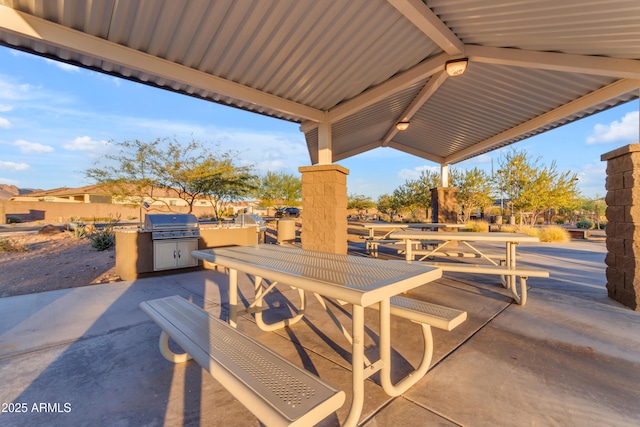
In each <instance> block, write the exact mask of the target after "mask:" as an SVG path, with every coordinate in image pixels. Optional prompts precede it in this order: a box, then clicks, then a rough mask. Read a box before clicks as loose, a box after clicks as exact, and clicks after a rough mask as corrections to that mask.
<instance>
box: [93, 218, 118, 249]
mask: <svg viewBox="0 0 640 427" xmlns="http://www.w3.org/2000/svg"><path fill="white" fill-rule="evenodd" d="M119 220H120V216H117V217H116V218H115V219H114V218H108V219H107V224H106V225H105V227H104V228H103V229H102V230H98V229H96V228H95V226H92V227H91V228H90V230H91V232H90V234H88V235H87V238H88V239H89V240H91V246H92V247H93V248H94V249H96V250H98V251H106V250H108V249H111V248H114V247H115V246H116V233H115V232H114V231H113V227H114V226H115V225H116V224H117V223H118V221H119ZM94 222H95V221H94Z"/></svg>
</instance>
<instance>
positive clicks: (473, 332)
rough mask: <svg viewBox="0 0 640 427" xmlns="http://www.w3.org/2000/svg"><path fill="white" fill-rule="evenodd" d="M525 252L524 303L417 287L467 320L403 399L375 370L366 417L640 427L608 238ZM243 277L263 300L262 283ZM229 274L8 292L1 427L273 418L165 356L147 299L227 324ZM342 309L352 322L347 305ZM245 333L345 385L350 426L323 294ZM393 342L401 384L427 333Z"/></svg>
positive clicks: (632, 352)
mask: <svg viewBox="0 0 640 427" xmlns="http://www.w3.org/2000/svg"><path fill="white" fill-rule="evenodd" d="M352 248H353V249H354V250H356V251H357V250H358V249H360V247H359V246H358V244H352ZM518 252H519V254H522V258H523V259H522V261H520V263H521V264H523V265H525V264H526V265H532V266H540V267H544V268H547V269H549V270H550V272H551V278H549V279H531V280H529V286H530V291H529V299H528V302H527V305H526V306H524V307H520V306H517V305H515V304H513V300H512V299H511V298H510V297H509V293H508V291H507V290H506V289H504V288H502V287H501V286H499V285H498V284H497V281H496V278H495V277H487V276H469V275H466V276H465V275H462V274H453V273H451V274H446V275H445V276H444V277H443V278H442V279H441V280H438V281H437V282H435V283H429V284H426V285H424V286H422V287H420V288H418V289H417V290H415V291H413V292H411V293H409V295H408V296H410V297H412V298H416V299H424V300H426V301H430V302H435V303H440V304H443V305H448V306H451V307H455V308H459V309H463V310H466V311H467V312H468V320H467V321H466V322H465V323H463V324H462V325H461V326H459V327H458V328H456V329H455V330H454V331H452V332H444V331H441V330H437V329H435V330H434V339H435V352H434V361H433V364H434V366H433V367H432V368H431V370H430V371H429V372H428V373H427V375H426V376H425V377H424V378H423V379H422V380H421V381H420V382H418V383H417V384H416V385H415V386H414V387H413V388H411V389H410V390H409V391H408V392H407V393H405V394H404V395H402V396H400V397H397V398H390V397H388V396H387V395H386V394H385V393H384V392H383V391H382V389H381V387H380V386H379V385H378V383H377V380H378V379H377V377H376V376H374V377H372V378H371V379H370V380H368V381H367V384H366V390H365V393H366V397H365V404H364V410H363V416H362V418H361V425H363V426H367V427H374V426H392V425H402V426H404V427H408V426H426V425H429V426H503V425H504V426H507V425H508V426H554V425H555V426H598V427H600V426H604V425H606V426H637V425H640V405H639V404H638V402H640V386H639V385H640V313H639V312H634V311H632V310H630V309H628V308H626V307H623V306H622V305H620V304H618V303H616V302H615V301H613V300H610V299H608V298H607V296H606V289H605V284H606V279H605V264H604V256H605V253H606V248H605V245H604V243H602V242H589V241H572V242H569V243H563V244H557V243H554V244H544V243H541V244H526V245H521V246H519V248H518ZM240 279H241V287H240V288H241V291H242V293H243V295H244V296H245V297H247V299H250V298H249V296H250V295H251V294H252V288H251V286H250V283H249V280H248V278H246V276H243V275H240ZM227 283H228V280H227V276H226V275H225V274H224V273H223V272H218V271H213V270H207V271H198V272H192V273H184V274H172V275H166V276H162V277H157V278H147V279H141V280H136V281H132V282H117V283H112V284H106V285H97V286H89V287H82V288H75V289H66V290H60V291H52V292H44V293H39V294H32V295H23V296H17V297H8V298H1V299H0V402H2V404H3V406H2V410H3V412H2V413H0V425H2V426H44V425H46V426H92V427H95V426H163V425H164V426H182V425H187V426H200V425H202V426H225V427H228V426H258V425H260V423H259V422H258V421H257V420H256V418H255V417H253V416H252V415H251V414H250V413H249V412H247V411H246V409H245V408H244V407H243V406H242V405H241V404H239V403H238V402H237V401H235V400H234V399H233V398H232V397H231V396H230V395H229V394H228V393H227V392H226V390H225V389H224V388H223V387H221V386H220V385H219V384H218V383H217V382H216V381H214V380H213V379H212V378H211V377H210V376H209V375H208V374H207V373H206V372H204V371H203V370H202V369H201V368H200V367H199V366H198V365H197V364H195V363H194V362H188V363H185V364H181V365H173V364H171V363H169V362H167V361H166V360H165V359H163V358H162V356H161V355H160V352H159V351H158V337H159V333H160V329H159V328H158V327H157V326H156V325H155V324H154V323H153V322H151V321H150V320H149V318H148V317H147V316H146V315H145V314H144V313H143V312H142V311H141V310H140V309H139V308H138V304H139V303H140V302H141V301H145V300H149V299H154V298H160V297H163V296H168V295H174V294H178V295H181V296H183V297H185V298H188V299H191V300H192V301H194V302H195V303H196V304H198V305H201V306H204V307H205V308H206V309H208V310H211V312H213V313H214V314H216V315H220V316H221V317H223V318H224V317H225V315H226V307H225V304H224V302H225V301H226V293H225V289H226V285H227ZM297 301H298V297H297V292H295V291H291V290H287V289H285V290H283V291H282V292H281V293H276V294H273V295H272V296H271V297H270V298H269V300H268V304H269V306H270V307H272V308H275V309H276V310H272V311H270V312H267V313H265V320H266V321H267V322H268V321H269V319H270V318H271V319H275V318H277V317H278V316H279V315H281V314H282V311H286V310H288V307H289V304H291V303H293V304H295V303H297ZM333 309H334V312H336V313H337V314H338V316H339V317H340V318H341V319H343V320H345V324H346V325H350V323H349V310H348V307H347V308H344V307H336V306H333ZM367 312H368V313H367V316H368V318H367V323H366V327H367V333H368V340H367V342H365V345H366V348H367V355H368V356H370V358H375V356H376V347H375V343H376V340H377V331H378V326H377V322H376V315H377V313H376V312H374V311H371V312H369V310H368V311H367ZM269 313H271V314H269ZM268 314H269V315H268ZM238 327H239V329H240V330H241V331H242V332H244V333H246V334H248V335H250V336H252V337H253V338H255V339H257V340H258V341H260V342H262V343H263V344H265V345H267V346H269V347H271V348H273V349H275V350H276V351H277V352H278V353H280V354H282V355H283V356H285V357H287V358H288V359H289V360H291V361H293V362H294V363H296V364H298V365H300V366H304V367H305V368H306V369H308V370H309V371H311V372H314V373H316V374H317V375H319V376H320V377H321V378H323V379H325V380H326V381H328V382H329V383H331V384H333V385H335V386H336V387H338V388H340V389H342V390H345V392H346V393H347V402H346V403H345V405H344V406H343V408H341V409H340V410H339V411H338V412H337V414H335V415H331V416H330V417H328V418H327V419H325V420H324V422H323V423H322V424H321V425H324V426H334V425H338V424H339V422H340V421H343V420H344V419H345V417H346V412H347V410H348V406H349V400H350V398H351V391H350V379H351V377H350V371H349V367H350V362H349V361H350V352H349V349H350V347H349V345H348V343H347V342H346V340H345V339H344V337H343V336H342V335H341V333H340V331H339V330H338V329H337V328H336V327H335V325H334V324H333V323H332V322H331V320H330V318H329V317H328V316H327V315H326V313H324V311H322V309H321V307H320V304H319V303H318V302H317V301H315V300H313V299H311V300H310V302H309V310H308V316H307V317H306V318H305V320H304V321H302V322H300V323H298V324H296V325H294V326H292V327H290V328H287V329H285V330H281V331H278V332H276V333H269V332H262V331H260V330H259V329H258V328H257V327H256V326H255V324H254V323H253V320H252V319H251V318H250V317H248V316H247V317H244V318H243V319H242V320H241V321H240V323H239V326H238ZM392 335H393V337H394V341H393V342H392V346H393V349H394V351H395V353H394V374H395V375H397V376H398V377H401V376H402V375H403V374H404V373H406V372H408V371H410V370H411V369H412V368H411V365H412V364H415V363H416V362H417V360H418V358H419V354H418V353H419V352H420V348H421V335H420V329H419V326H418V325H416V324H413V323H411V322H408V321H404V320H402V319H394V320H393V322H392ZM22 404H25V405H22ZM42 404H44V405H42ZM16 410H20V411H22V412H15V411H16Z"/></svg>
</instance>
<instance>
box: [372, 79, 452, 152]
mask: <svg viewBox="0 0 640 427" xmlns="http://www.w3.org/2000/svg"><path fill="white" fill-rule="evenodd" d="M447 77H449V76H448V75H447V73H445V72H444V71H440V72H438V73H436V74H434V75H433V76H432V77H431V78H430V79H429V81H428V82H427V84H425V85H424V87H423V88H422V90H421V91H420V93H418V95H416V97H415V98H414V99H413V101H411V104H409V106H408V107H407V108H406V109H405V110H404V111H403V112H402V114H401V115H400V117H399V119H398V121H410V120H411V117H413V115H414V114H416V113H417V112H418V110H420V108H422V106H423V105H424V104H425V102H427V101H428V100H429V98H431V96H432V95H433V94H434V93H436V91H437V90H438V89H439V88H440V86H442V84H443V83H444V82H445V80H447ZM398 132H399V131H398V129H396V126H395V125H394V126H392V127H391V129H389V132H387V134H386V135H385V137H384V138H383V139H382V146H383V147H386V146H387V145H388V144H389V141H391V140H392V139H393V137H394V136H396V134H397V133H398Z"/></svg>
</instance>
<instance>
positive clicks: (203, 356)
mask: <svg viewBox="0 0 640 427" xmlns="http://www.w3.org/2000/svg"><path fill="white" fill-rule="evenodd" d="M140 308H141V309H142V310H143V311H144V312H145V313H146V314H147V315H149V317H151V319H153V321H154V322H156V323H157V324H158V326H160V327H161V328H162V330H163V333H162V335H164V337H163V336H161V341H160V351H161V353H162V354H163V356H165V358H167V359H168V360H170V361H173V362H175V361H184V360H188V357H186V358H180V357H179V356H180V355H175V354H173V353H172V352H171V350H169V349H168V345H167V344H168V337H171V338H172V339H173V340H174V341H175V342H176V343H177V344H178V345H180V347H182V349H183V350H184V351H185V352H186V354H188V355H189V356H191V357H192V358H193V359H194V360H195V361H196V362H198V364H200V366H202V367H203V368H204V369H205V370H206V371H208V372H209V373H210V374H211V375H212V376H213V377H214V378H215V379H216V381H218V382H219V383H220V384H221V385H222V386H224V387H225V388H226V389H227V390H228V391H229V392H230V393H231V394H232V395H233V396H234V397H235V398H236V399H238V400H239V401H240V402H241V403H242V404H243V405H244V406H245V407H246V408H247V409H248V410H249V411H251V412H252V413H253V414H254V415H255V416H256V417H257V418H258V419H259V420H260V421H261V422H262V423H264V424H265V425H267V426H309V425H313V424H316V423H318V422H319V421H321V420H323V419H324V418H326V417H327V416H328V415H329V414H331V413H333V412H335V411H336V410H337V409H338V408H340V407H341V406H342V405H343V403H344V401H345V393H344V392H343V391H340V390H338V389H336V388H335V387H333V386H332V385H330V384H328V383H326V382H324V381H323V380H321V379H320V378H318V377H317V376H315V375H313V374H311V373H310V372H308V371H306V370H304V369H302V368H300V367H298V366H296V365H294V364H293V363H291V362H290V361H288V360H287V359H284V358H283V357H281V356H280V355H278V354H276V353H275V352H273V351H272V350H270V349H268V348H266V347H265V346H263V345H262V344H260V343H258V342H257V341H254V340H252V339H251V338H249V337H247V336H245V335H243V334H242V333H241V332H239V331H238V330H236V329H235V328H233V327H231V326H230V325H229V324H227V323H225V322H223V321H222V320H220V319H217V318H215V317H214V316H212V315H211V314H210V313H208V312H206V311H204V310H202V309H201V308H199V307H197V306H196V305H194V304H192V303H190V302H189V301H187V300H185V299H184V298H181V297H179V296H177V295H176V296H171V297H167V298H161V299H157V300H152V301H145V302H142V303H141V304H140Z"/></svg>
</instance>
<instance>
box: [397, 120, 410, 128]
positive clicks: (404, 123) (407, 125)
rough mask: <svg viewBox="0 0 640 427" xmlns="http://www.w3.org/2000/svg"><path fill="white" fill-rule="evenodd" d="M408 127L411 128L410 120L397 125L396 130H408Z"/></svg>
mask: <svg viewBox="0 0 640 427" xmlns="http://www.w3.org/2000/svg"><path fill="white" fill-rule="evenodd" d="M408 127H409V121H408V120H404V121H402V122H398V123H396V129H398V130H407V128H408Z"/></svg>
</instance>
